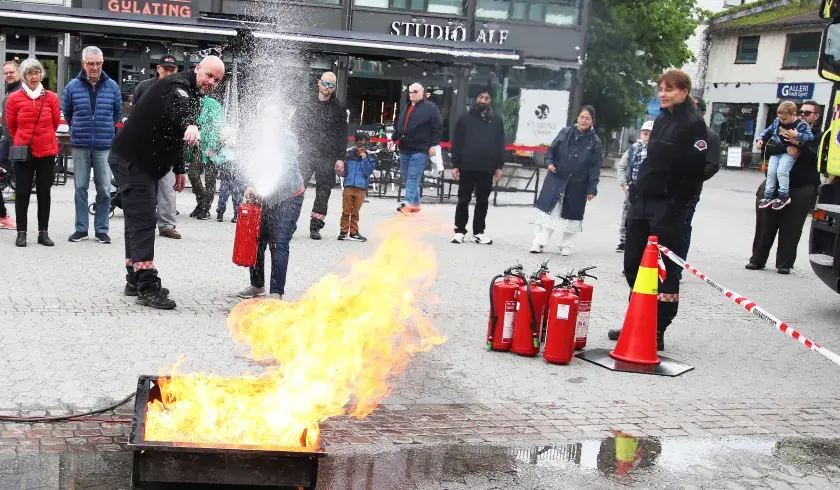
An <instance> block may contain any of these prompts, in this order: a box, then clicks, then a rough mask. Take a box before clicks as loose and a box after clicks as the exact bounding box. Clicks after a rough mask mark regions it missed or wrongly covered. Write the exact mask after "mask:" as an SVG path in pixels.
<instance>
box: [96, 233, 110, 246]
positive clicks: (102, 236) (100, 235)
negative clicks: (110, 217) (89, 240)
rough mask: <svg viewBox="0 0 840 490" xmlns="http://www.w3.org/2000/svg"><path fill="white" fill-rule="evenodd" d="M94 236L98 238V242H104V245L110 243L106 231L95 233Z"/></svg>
mask: <svg viewBox="0 0 840 490" xmlns="http://www.w3.org/2000/svg"><path fill="white" fill-rule="evenodd" d="M95 236H96V239H97V240H99V243H104V244H105V245H108V244H109V243H111V237H109V236H108V234H107V233H97V234H96V235H95Z"/></svg>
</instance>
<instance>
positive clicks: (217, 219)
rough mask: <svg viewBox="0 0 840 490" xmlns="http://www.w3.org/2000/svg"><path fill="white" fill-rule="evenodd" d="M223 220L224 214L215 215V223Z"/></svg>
mask: <svg viewBox="0 0 840 490" xmlns="http://www.w3.org/2000/svg"><path fill="white" fill-rule="evenodd" d="M224 220H225V213H216V221H218V222H219V223H221V222H223V221H224Z"/></svg>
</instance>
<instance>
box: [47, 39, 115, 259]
mask: <svg viewBox="0 0 840 490" xmlns="http://www.w3.org/2000/svg"><path fill="white" fill-rule="evenodd" d="M102 61H103V58H102V51H101V50H100V49H99V48H97V47H96V46H88V47H86V48H85V49H83V50H82V68H83V70H82V72H81V73H79V76H78V77H76V78H74V79H73V80H71V81H70V83H68V84H67V87H65V88H64V93H63V94H62V96H61V106H62V109H63V110H64V119H65V120H66V121H67V124H69V125H70V146H71V147H72V154H73V167H74V180H75V181H76V199H75V201H76V231H75V232H74V233H73V234H72V235H70V241H71V242H78V241H80V240H83V239H86V238H87V236H88V224H89V221H88V189H89V188H90V169H91V166H93V179H94V183H95V185H96V205H95V206H96V214H95V216H94V218H93V230H94V234H95V236H96V239H97V240H99V242H100V243H111V238H110V237H109V236H108V225H109V222H108V221H109V216H110V212H111V193H110V192H111V169H110V168H109V167H108V154H109V152H110V148H111V140H113V139H114V132H115V124H117V123H118V122H120V120H121V119H122V95H121V93H120V87H119V86H118V85H117V82H115V81H113V80H111V78H109V77H108V75H106V74H105V72H103V71H102Z"/></svg>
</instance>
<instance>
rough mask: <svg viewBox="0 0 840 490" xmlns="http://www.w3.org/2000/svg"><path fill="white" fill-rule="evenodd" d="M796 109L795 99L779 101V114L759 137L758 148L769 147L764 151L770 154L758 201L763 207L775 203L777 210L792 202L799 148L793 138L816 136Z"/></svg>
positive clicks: (812, 138) (804, 141)
mask: <svg viewBox="0 0 840 490" xmlns="http://www.w3.org/2000/svg"><path fill="white" fill-rule="evenodd" d="M796 112H797V107H796V104H794V103H793V102H790V101H785V102H782V103H781V104H779V108H778V109H777V110H776V115H777V116H778V117H777V118H776V120H775V121H773V124H771V125H770V127H769V128H767V129H765V130H764V131H763V132H762V133H761V136H760V137H759V139H758V141H756V145H755V146H756V148H758V149H759V150H761V149H762V147H766V149H765V151H764V153H765V154H767V155H770V159H769V162H768V165H767V180H766V182H765V184H764V198H763V199H761V200H759V201H758V207H759V208H761V209H764V208H769V207H772V208H773V210H775V211H778V210H780V209H782V208H784V207H785V206H787V205H788V204H790V170H791V169H792V168H793V164H794V163H796V158H797V157H798V156H799V148H798V147H797V146H796V144H794V143H791V140H794V139H796V140H799V141H801V142H802V143H808V142H809V141H813V140H814V133H812V132H811V127H810V126H809V125H808V123H807V122H805V121H802V120H800V119H799V118H798V117H796ZM777 190H778V195H776V191H777Z"/></svg>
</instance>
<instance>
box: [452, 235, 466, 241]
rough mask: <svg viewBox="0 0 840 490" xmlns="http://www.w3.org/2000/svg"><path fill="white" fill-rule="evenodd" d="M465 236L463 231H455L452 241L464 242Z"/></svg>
mask: <svg viewBox="0 0 840 490" xmlns="http://www.w3.org/2000/svg"><path fill="white" fill-rule="evenodd" d="M466 236H467V235H465V234H463V233H456V234H455V236H454V237H452V243H464V238H466Z"/></svg>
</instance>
